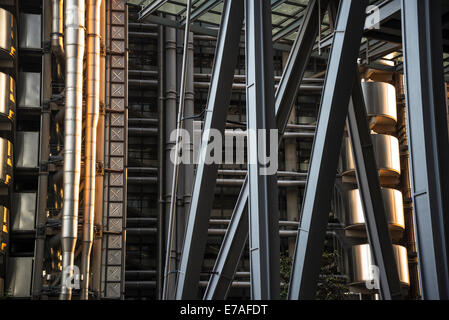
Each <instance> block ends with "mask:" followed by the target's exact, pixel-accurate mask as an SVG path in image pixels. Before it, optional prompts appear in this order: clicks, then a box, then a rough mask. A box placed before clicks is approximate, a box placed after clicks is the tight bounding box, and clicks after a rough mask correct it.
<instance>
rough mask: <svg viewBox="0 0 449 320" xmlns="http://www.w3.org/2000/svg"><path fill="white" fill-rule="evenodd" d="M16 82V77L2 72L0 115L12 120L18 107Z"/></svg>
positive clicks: (0, 73)
mask: <svg viewBox="0 0 449 320" xmlns="http://www.w3.org/2000/svg"><path fill="white" fill-rule="evenodd" d="M15 88H16V82H15V81H14V78H13V77H11V76H10V75H7V74H5V73H3V72H0V116H3V117H6V118H8V119H10V120H12V118H13V116H14V113H15V109H16V93H15V92H16V89H15Z"/></svg>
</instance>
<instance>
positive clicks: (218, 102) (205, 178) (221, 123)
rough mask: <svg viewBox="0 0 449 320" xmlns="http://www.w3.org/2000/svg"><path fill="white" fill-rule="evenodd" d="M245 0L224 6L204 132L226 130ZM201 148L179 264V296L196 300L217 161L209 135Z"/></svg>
mask: <svg viewBox="0 0 449 320" xmlns="http://www.w3.org/2000/svg"><path fill="white" fill-rule="evenodd" d="M243 15H244V8H243V1H241V0H230V1H226V3H225V5H224V7H223V14H222V17H221V24H220V30H219V36H218V38H217V47H216V51H215V59H214V69H213V72H212V74H213V77H212V80H211V86H210V90H209V97H208V102H207V109H206V111H207V112H206V116H205V121H204V131H203V132H208V130H209V129H217V130H218V131H220V132H221V133H223V132H224V127H225V123H226V115H227V110H228V106H229V101H230V98H231V88H232V82H233V78H234V70H235V67H236V64H237V56H238V51H239V50H238V48H239V41H240V32H241V30H242V25H243ZM202 141H204V142H205V143H202V145H201V149H200V151H199V154H200V155H199V160H200V162H199V164H198V166H197V170H196V176H195V183H194V186H193V191H192V203H191V206H190V211H189V216H188V220H187V226H186V235H185V239H184V246H183V249H182V256H181V263H180V267H179V274H178V283H177V288H176V299H188V298H190V299H196V298H197V290H198V281H199V280H200V272H201V265H202V260H203V257H204V251H205V248H206V241H207V225H208V220H209V215H210V211H211V209H212V202H213V197H211V196H210V191H211V190H214V189H215V184H216V178H217V170H218V166H217V164H210V165H206V164H205V163H204V159H205V157H206V154H207V142H208V141H209V136H208V135H205V134H204V135H203V137H202Z"/></svg>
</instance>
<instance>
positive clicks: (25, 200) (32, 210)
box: [11, 192, 36, 231]
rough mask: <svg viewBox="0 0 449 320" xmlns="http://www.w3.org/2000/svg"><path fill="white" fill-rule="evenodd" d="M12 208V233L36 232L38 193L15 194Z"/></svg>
mask: <svg viewBox="0 0 449 320" xmlns="http://www.w3.org/2000/svg"><path fill="white" fill-rule="evenodd" d="M12 208H13V211H12V217H11V218H12V231H25V230H34V228H35V219H36V193H31V192H30V193H14V194H13V206H12Z"/></svg>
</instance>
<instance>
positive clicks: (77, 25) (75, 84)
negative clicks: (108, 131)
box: [60, 0, 85, 300]
mask: <svg viewBox="0 0 449 320" xmlns="http://www.w3.org/2000/svg"><path fill="white" fill-rule="evenodd" d="M84 13H85V5H84V0H67V2H66V7H65V19H64V20H65V54H66V58H65V61H66V87H65V93H66V96H65V124H64V187H63V192H64V199H63V211H62V252H63V257H62V284H61V294H60V299H62V300H65V299H71V296H72V287H71V285H70V281H71V280H72V279H73V276H74V257H75V256H74V252H75V245H76V239H77V231H78V230H77V229H78V200H79V186H80V171H81V131H82V130H81V129H82V108H83V56H84V46H85V43H84V42H85V40H84Z"/></svg>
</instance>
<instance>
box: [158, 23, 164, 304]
mask: <svg viewBox="0 0 449 320" xmlns="http://www.w3.org/2000/svg"><path fill="white" fill-rule="evenodd" d="M158 33H159V36H158V46H157V59H158V63H157V64H158V75H159V87H158V100H157V112H158V126H159V128H158V130H159V141H158V157H159V159H158V163H159V165H158V176H157V181H158V192H157V193H158V215H157V223H158V225H157V232H158V246H157V294H158V298H159V299H162V283H163V281H164V263H163V261H164V258H163V256H164V174H165V172H164V159H165V157H164V130H165V123H164V121H165V117H164V100H165V95H164V81H165V68H164V67H165V66H164V60H165V59H164V47H165V46H164V27H163V26H162V25H161V26H159V27H158Z"/></svg>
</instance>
